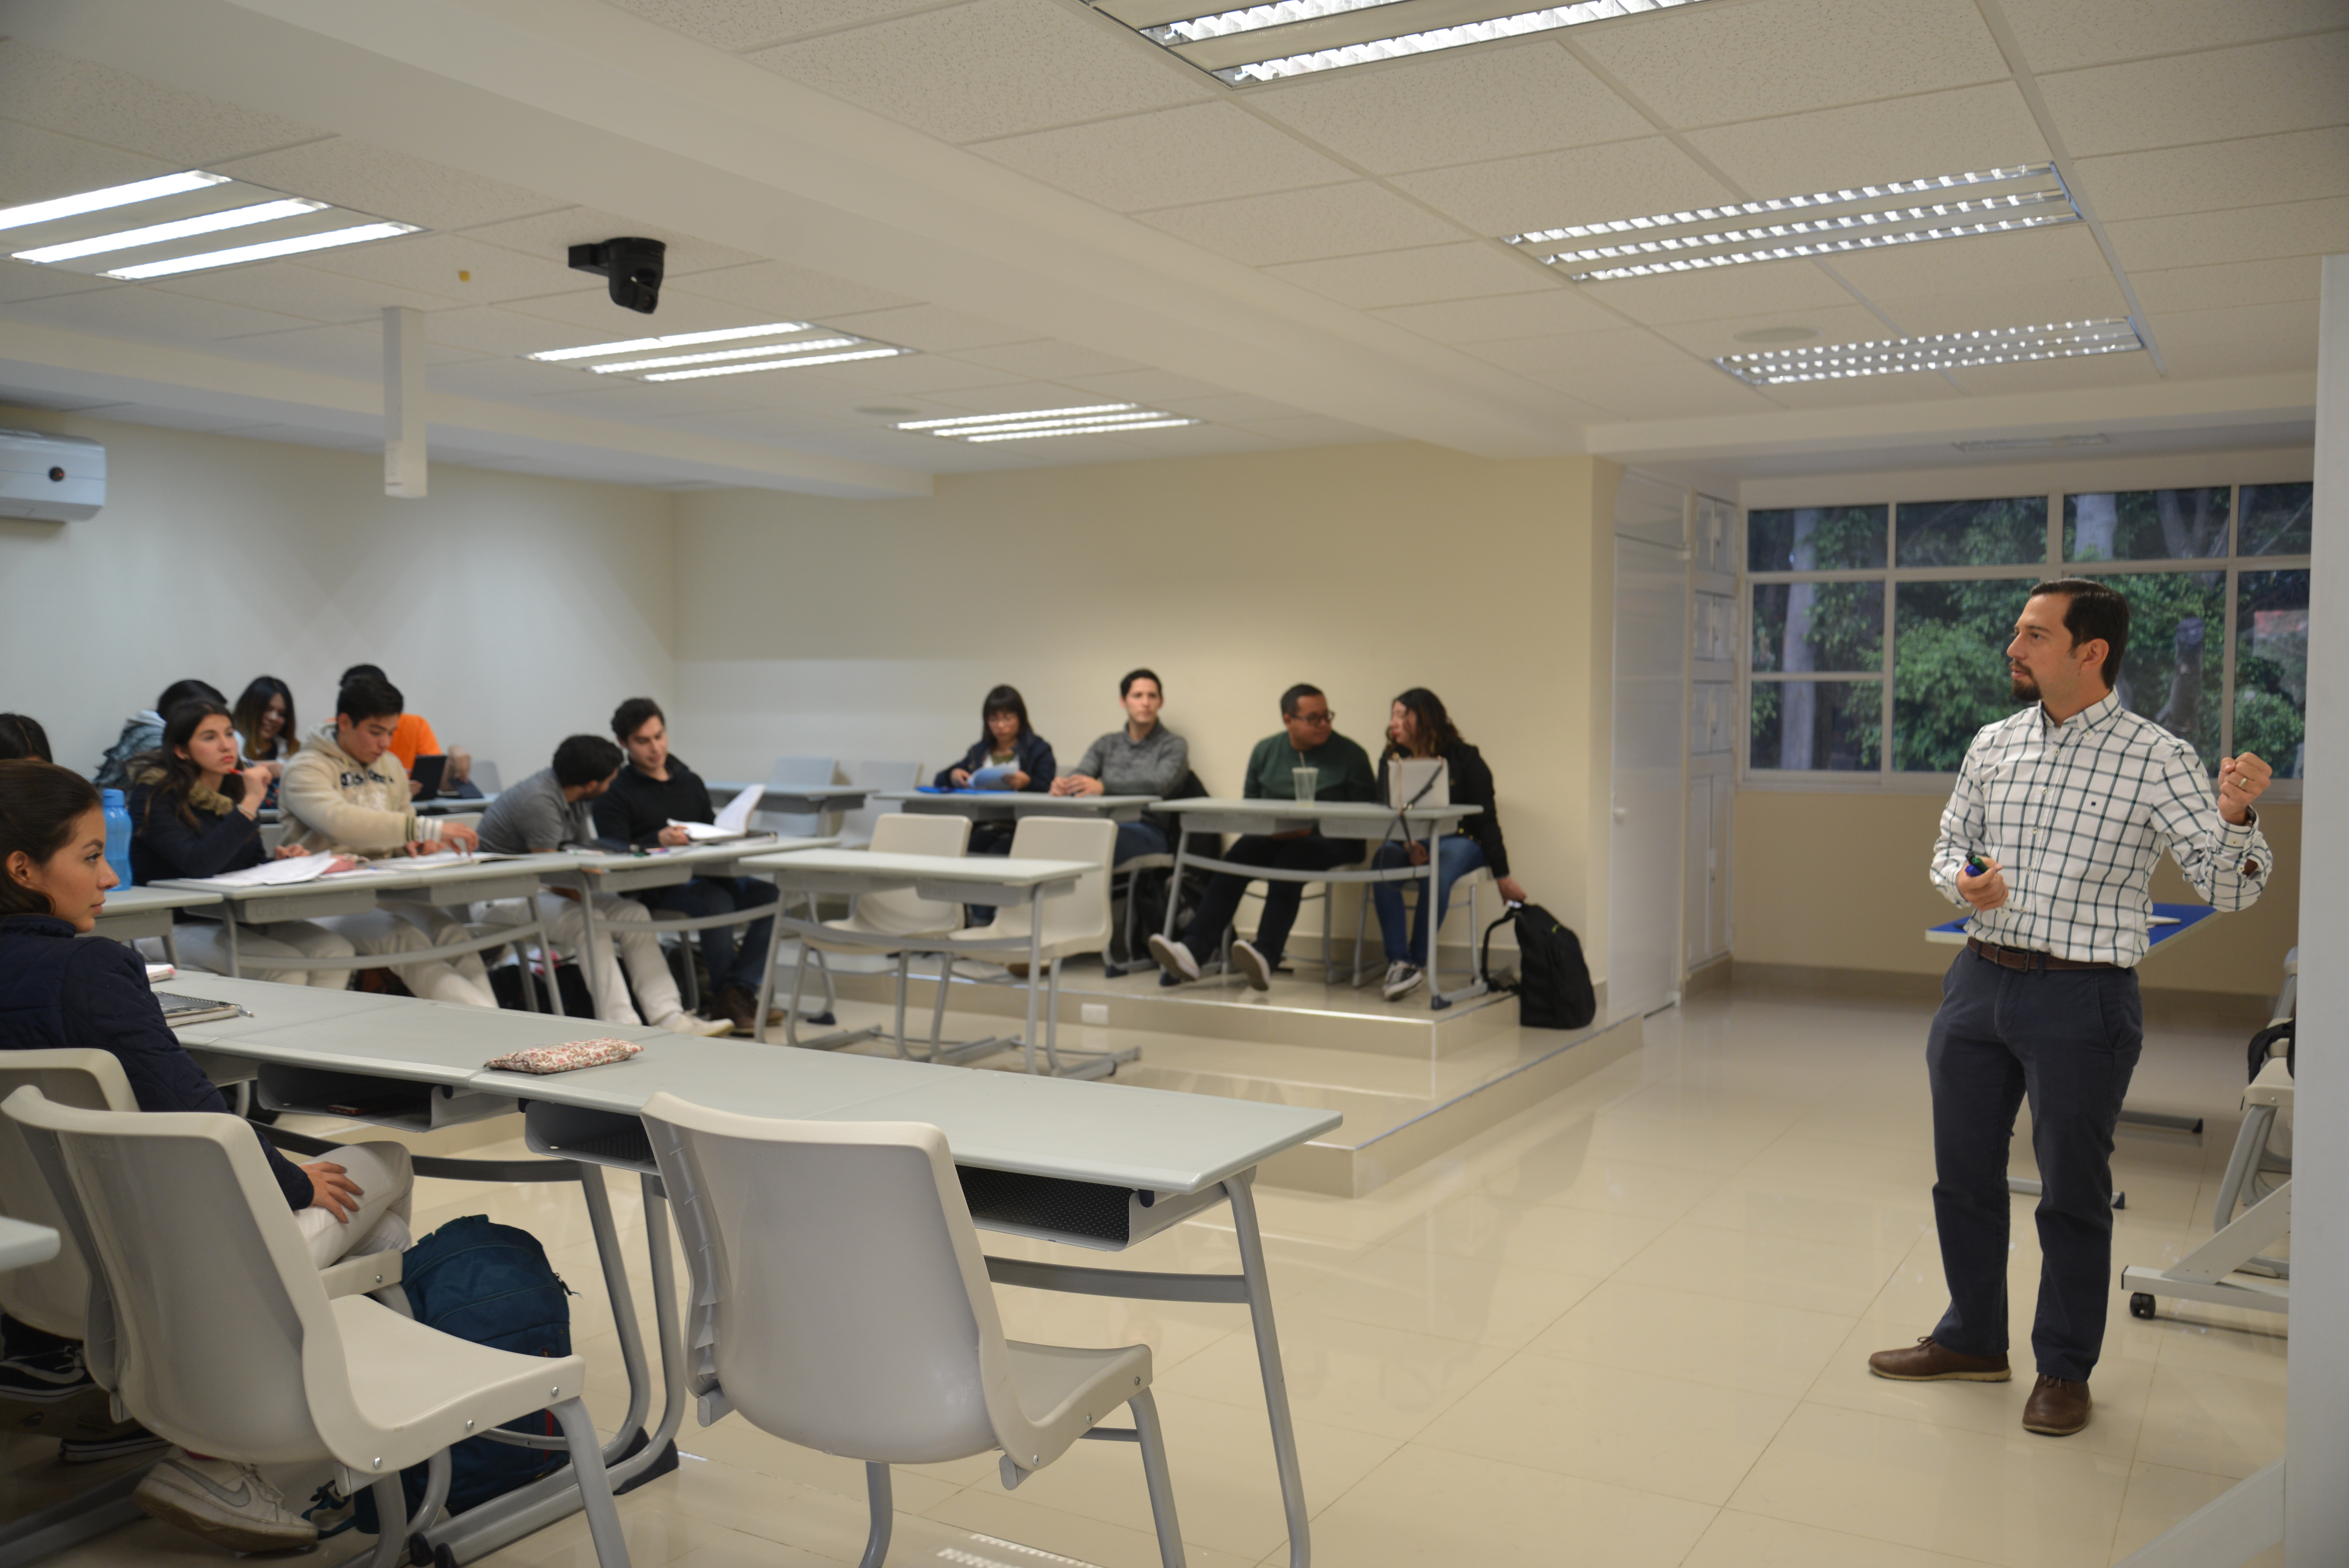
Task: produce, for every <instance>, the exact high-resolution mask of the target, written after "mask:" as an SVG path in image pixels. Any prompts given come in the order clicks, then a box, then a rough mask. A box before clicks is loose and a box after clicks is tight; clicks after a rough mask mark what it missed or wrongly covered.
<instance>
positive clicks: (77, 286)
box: [0, 261, 139, 304]
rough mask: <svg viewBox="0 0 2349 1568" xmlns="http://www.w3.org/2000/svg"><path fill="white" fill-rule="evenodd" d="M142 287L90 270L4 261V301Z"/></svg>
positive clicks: (0, 285)
mask: <svg viewBox="0 0 2349 1568" xmlns="http://www.w3.org/2000/svg"><path fill="white" fill-rule="evenodd" d="M138 286H139V285H138V284H126V283H119V282H117V281H116V280H115V279H113V278H99V277H92V276H91V275H90V274H89V273H68V272H64V271H62V270H60V269H58V268H57V267H45V266H41V265H39V264H37V263H33V262H11V261H0V304H16V303H17V302H18V301H20V300H28V299H49V298H53V297H54V296H56V295H57V294H92V293H95V292H97V291H98V290H100V289H128V288H137V287H138Z"/></svg>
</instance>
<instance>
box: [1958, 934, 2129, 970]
mask: <svg viewBox="0 0 2349 1568" xmlns="http://www.w3.org/2000/svg"><path fill="white" fill-rule="evenodd" d="M1966 951H1967V952H1969V953H1971V954H1973V955H1974V956H1975V957H1977V958H1987V959H1989V960H1990V961H1991V962H1992V964H1995V965H1998V966H1999V967H2000V968H2001V969H2023V970H2031V969H2118V968H2119V967H2120V965H2117V964H2106V963H2104V962H2102V961H2096V962H2091V961H2089V960H2087V959H2085V958H2058V957H2056V956H2055V955H2054V954H2052V953H2042V952H2040V951H2039V950H2038V949H2037V948H2035V947H2001V946H2000V945H1999V944H1997V943H1995V942H1984V941H1983V940H1982V938H1981V937H1979V936H1969V937H1967V938H1966Z"/></svg>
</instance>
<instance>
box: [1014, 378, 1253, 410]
mask: <svg viewBox="0 0 2349 1568" xmlns="http://www.w3.org/2000/svg"><path fill="white" fill-rule="evenodd" d="M1059 379H1061V380H1064V381H1066V382H1067V383H1068V384H1069V385H1070V386H1071V387H1078V388H1080V389H1081V390H1083V391H1087V392H1093V393H1098V394H1100V395H1101V396H1102V397H1107V398H1115V399H1117V400H1119V401H1121V402H1127V403H1154V404H1164V402H1165V401H1166V400H1167V399H1168V398H1170V397H1222V396H1223V395H1224V394H1226V392H1229V391H1230V390H1231V388H1230V387H1217V386H1215V385H1213V384H1211V383H1209V382H1206V381H1195V380H1193V379H1192V378H1191V377H1188V376H1178V375H1176V374H1175V373H1174V371H1172V370H1118V371H1112V372H1111V373H1110V374H1108V375H1106V376H1068V377H1059ZM988 412H989V413H994V412H999V410H995V409H989V410H988Z"/></svg>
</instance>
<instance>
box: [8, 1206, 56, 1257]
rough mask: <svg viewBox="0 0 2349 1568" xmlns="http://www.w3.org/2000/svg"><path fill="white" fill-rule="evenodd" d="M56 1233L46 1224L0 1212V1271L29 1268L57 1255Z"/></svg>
mask: <svg viewBox="0 0 2349 1568" xmlns="http://www.w3.org/2000/svg"><path fill="white" fill-rule="evenodd" d="M58 1245H59V1241H58V1237H57V1233H56V1232H55V1231H53V1230H51V1229H49V1227H48V1226H47V1225H36V1224H34V1223H32V1222H30V1221H27V1220H12V1219H10V1218H8V1217H7V1216H6V1215H5V1214H0V1271H5V1270H7V1269H21V1268H30V1267H31V1266H32V1265H33V1264H45V1263H47V1262H48V1261H49V1260H50V1259H51V1258H53V1257H56V1256H57V1247H58Z"/></svg>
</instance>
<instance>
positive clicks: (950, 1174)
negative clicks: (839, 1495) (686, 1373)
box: [642, 1093, 1028, 1464]
mask: <svg viewBox="0 0 2349 1568" xmlns="http://www.w3.org/2000/svg"><path fill="white" fill-rule="evenodd" d="M642 1115H643V1119H644V1126H645V1131H646V1133H647V1136H648V1137H649V1138H650V1140H651V1141H652V1146H653V1154H654V1157H655V1158H656V1159H657V1161H659V1163H660V1173H661V1182H662V1185H663V1186H664V1187H665V1188H666V1189H667V1192H668V1197H669V1202H670V1204H671V1205H672V1207H673V1210H674V1212H675V1213H676V1215H677V1220H678V1229H679V1231H680V1232H681V1233H682V1240H683V1241H684V1243H685V1255H686V1257H687V1259H688V1263H689V1265H690V1267H691V1269H692V1272H693V1296H692V1301H693V1304H694V1305H693V1307H692V1320H691V1321H690V1322H689V1323H688V1325H687V1327H686V1343H687V1344H688V1345H691V1346H696V1347H697V1348H696V1350H695V1352H694V1361H693V1363H692V1366H691V1367H690V1377H691V1379H692V1387H693V1389H694V1391H695V1392H696V1393H697V1394H699V1395H701V1396H703V1398H704V1406H703V1408H704V1410H705V1411H708V1410H709V1408H711V1407H710V1404H709V1399H710V1397H711V1396H712V1395H713V1394H714V1395H719V1396H722V1403H721V1404H719V1406H718V1407H717V1408H719V1409H723V1408H727V1407H729V1406H730V1407H731V1408H734V1409H736V1410H739V1411H740V1412H741V1414H742V1416H743V1417H744V1418H746V1419H748V1420H749V1421H750V1424H751V1425H753V1426H755V1427H758V1428H760V1429H761V1430H764V1431H769V1432H772V1433H774V1434H775V1435H776V1436H778V1437H781V1438H784V1439H788V1440H790V1441H792V1442H795V1443H801V1444H803V1445H805V1446H807V1447H809V1448H813V1449H823V1451H824V1452H825V1453H829V1454H840V1455H845V1456H847V1457H850V1458H853V1459H859V1460H865V1461H866V1462H868V1463H874V1464H922V1463H930V1462H936V1461H941V1460H952V1459H960V1458H964V1457H966V1456H968V1455H970V1454H975V1453H979V1452H983V1451H984V1450H986V1449H990V1448H994V1447H996V1446H998V1445H999V1444H1001V1445H1003V1446H1005V1447H1006V1448H1007V1449H1009V1448H1013V1447H1016V1446H1017V1445H1018V1444H1019V1442H1020V1440H1021V1438H1022V1436H1023V1435H1024V1433H1025V1432H1026V1430H1027V1429H1028V1424H1027V1421H1026V1418H1025V1417H1024V1415H1022V1414H1021V1412H1020V1411H1019V1407H1018V1403H1017V1399H1016V1396H1015V1395H1014V1394H1013V1392H1012V1387H1011V1378H1010V1368H1009V1351H1008V1349H1007V1348H1006V1347H1005V1345H1004V1341H1003V1326H1002V1323H1001V1320H1000V1319H999V1317H998V1316H997V1315H996V1309H995V1295H994V1290H993V1287H992V1286H991V1285H989V1284H988V1278H987V1264H986V1260H985V1258H984V1256H983V1255H982V1254H981V1253H980V1252H979V1248H978V1233H977V1232H976V1231H975V1230H973V1228H972V1226H971V1222H970V1211H969V1209H968V1206H967V1205H966V1204H965V1203H964V1202H963V1196H962V1187H961V1183H960V1182H959V1181H957V1179H956V1176H955V1169H954V1161H953V1160H952V1159H951V1157H950V1156H949V1155H948V1154H947V1142H946V1137H945V1135H944V1134H942V1133H941V1132H939V1130H937V1129H936V1128H935V1127H931V1126H928V1125H926V1124H924V1123H920V1122H885V1121H771V1120H766V1119H761V1118H757V1117H748V1116H738V1115H735V1114H734V1113H732V1112H730V1111H722V1110H713V1109H709V1108H708V1107H706V1106H698V1105H693V1104H689V1103H688V1102H687V1101H685V1100H681V1099H677V1098H676V1097H675V1096H673V1095H669V1094H665V1093H664V1094H657V1095H655V1096H653V1098H652V1099H649V1100H647V1102H646V1104H645V1107H644V1110H643V1112H642ZM709 1418H714V1417H710V1416H708V1415H705V1419H709Z"/></svg>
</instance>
